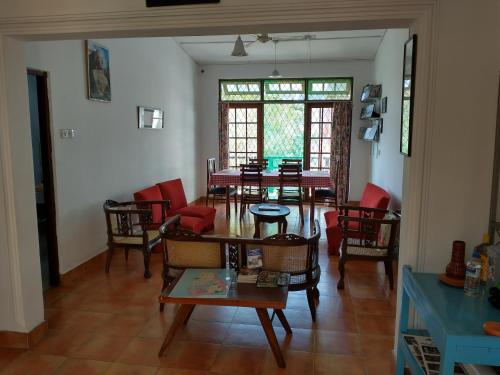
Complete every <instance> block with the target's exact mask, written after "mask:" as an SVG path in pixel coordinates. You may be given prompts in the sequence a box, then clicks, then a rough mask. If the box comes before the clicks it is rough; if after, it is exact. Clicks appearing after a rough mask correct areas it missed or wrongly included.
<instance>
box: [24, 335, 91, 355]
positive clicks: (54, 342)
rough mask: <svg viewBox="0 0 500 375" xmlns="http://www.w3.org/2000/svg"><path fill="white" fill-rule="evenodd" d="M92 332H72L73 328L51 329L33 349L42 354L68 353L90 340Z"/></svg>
mask: <svg viewBox="0 0 500 375" xmlns="http://www.w3.org/2000/svg"><path fill="white" fill-rule="evenodd" d="M90 337H91V334H90V333H85V332H72V331H71V330H49V331H48V332H47V334H46V336H45V337H44V338H43V340H42V341H40V342H39V343H38V344H37V345H36V346H35V347H34V348H33V351H34V352H36V353H40V354H54V355H63V356H65V355H68V354H69V353H70V352H71V351H72V350H75V349H76V348H78V347H79V346H80V345H82V344H83V343H84V342H86V341H87V340H89V339H90Z"/></svg>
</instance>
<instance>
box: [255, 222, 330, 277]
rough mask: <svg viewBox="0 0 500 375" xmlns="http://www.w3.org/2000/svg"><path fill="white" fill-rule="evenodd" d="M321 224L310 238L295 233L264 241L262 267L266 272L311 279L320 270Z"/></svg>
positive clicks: (315, 224)
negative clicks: (283, 273)
mask: <svg viewBox="0 0 500 375" xmlns="http://www.w3.org/2000/svg"><path fill="white" fill-rule="evenodd" d="M319 238H320V229H319V222H318V221H317V220H316V221H315V223H314V232H313V235H312V236H311V237H310V238H305V237H302V236H298V235H296V234H293V233H286V234H275V235H273V236H270V237H267V238H264V239H263V240H262V266H263V268H264V269H266V270H270V271H280V272H287V273H290V274H291V275H292V276H293V275H304V276H305V279H306V280H307V279H309V280H308V281H310V279H311V277H313V275H314V274H315V272H316V271H317V270H319V268H318V267H319V263H318V247H319Z"/></svg>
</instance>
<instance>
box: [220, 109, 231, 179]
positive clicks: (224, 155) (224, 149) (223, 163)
mask: <svg viewBox="0 0 500 375" xmlns="http://www.w3.org/2000/svg"><path fill="white" fill-rule="evenodd" d="M228 115H229V104H227V103H219V169H227V168H228V163H229V130H228Z"/></svg>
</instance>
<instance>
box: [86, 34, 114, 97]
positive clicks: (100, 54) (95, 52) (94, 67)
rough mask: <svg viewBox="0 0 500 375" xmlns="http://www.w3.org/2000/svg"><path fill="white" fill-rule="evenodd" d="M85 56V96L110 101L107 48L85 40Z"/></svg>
mask: <svg viewBox="0 0 500 375" xmlns="http://www.w3.org/2000/svg"><path fill="white" fill-rule="evenodd" d="M85 52H86V58H87V96H88V99H90V100H97V101H101V102H110V101H111V80H110V75H109V50H108V49H107V48H106V47H104V46H102V45H101V44H98V43H96V42H93V41H91V40H87V41H86V42H85Z"/></svg>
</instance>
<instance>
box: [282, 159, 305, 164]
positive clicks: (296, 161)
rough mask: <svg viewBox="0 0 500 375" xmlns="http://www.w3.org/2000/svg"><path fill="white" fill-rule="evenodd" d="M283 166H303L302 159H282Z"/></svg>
mask: <svg viewBox="0 0 500 375" xmlns="http://www.w3.org/2000/svg"><path fill="white" fill-rule="evenodd" d="M281 163H282V164H302V159H282V160H281Z"/></svg>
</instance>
